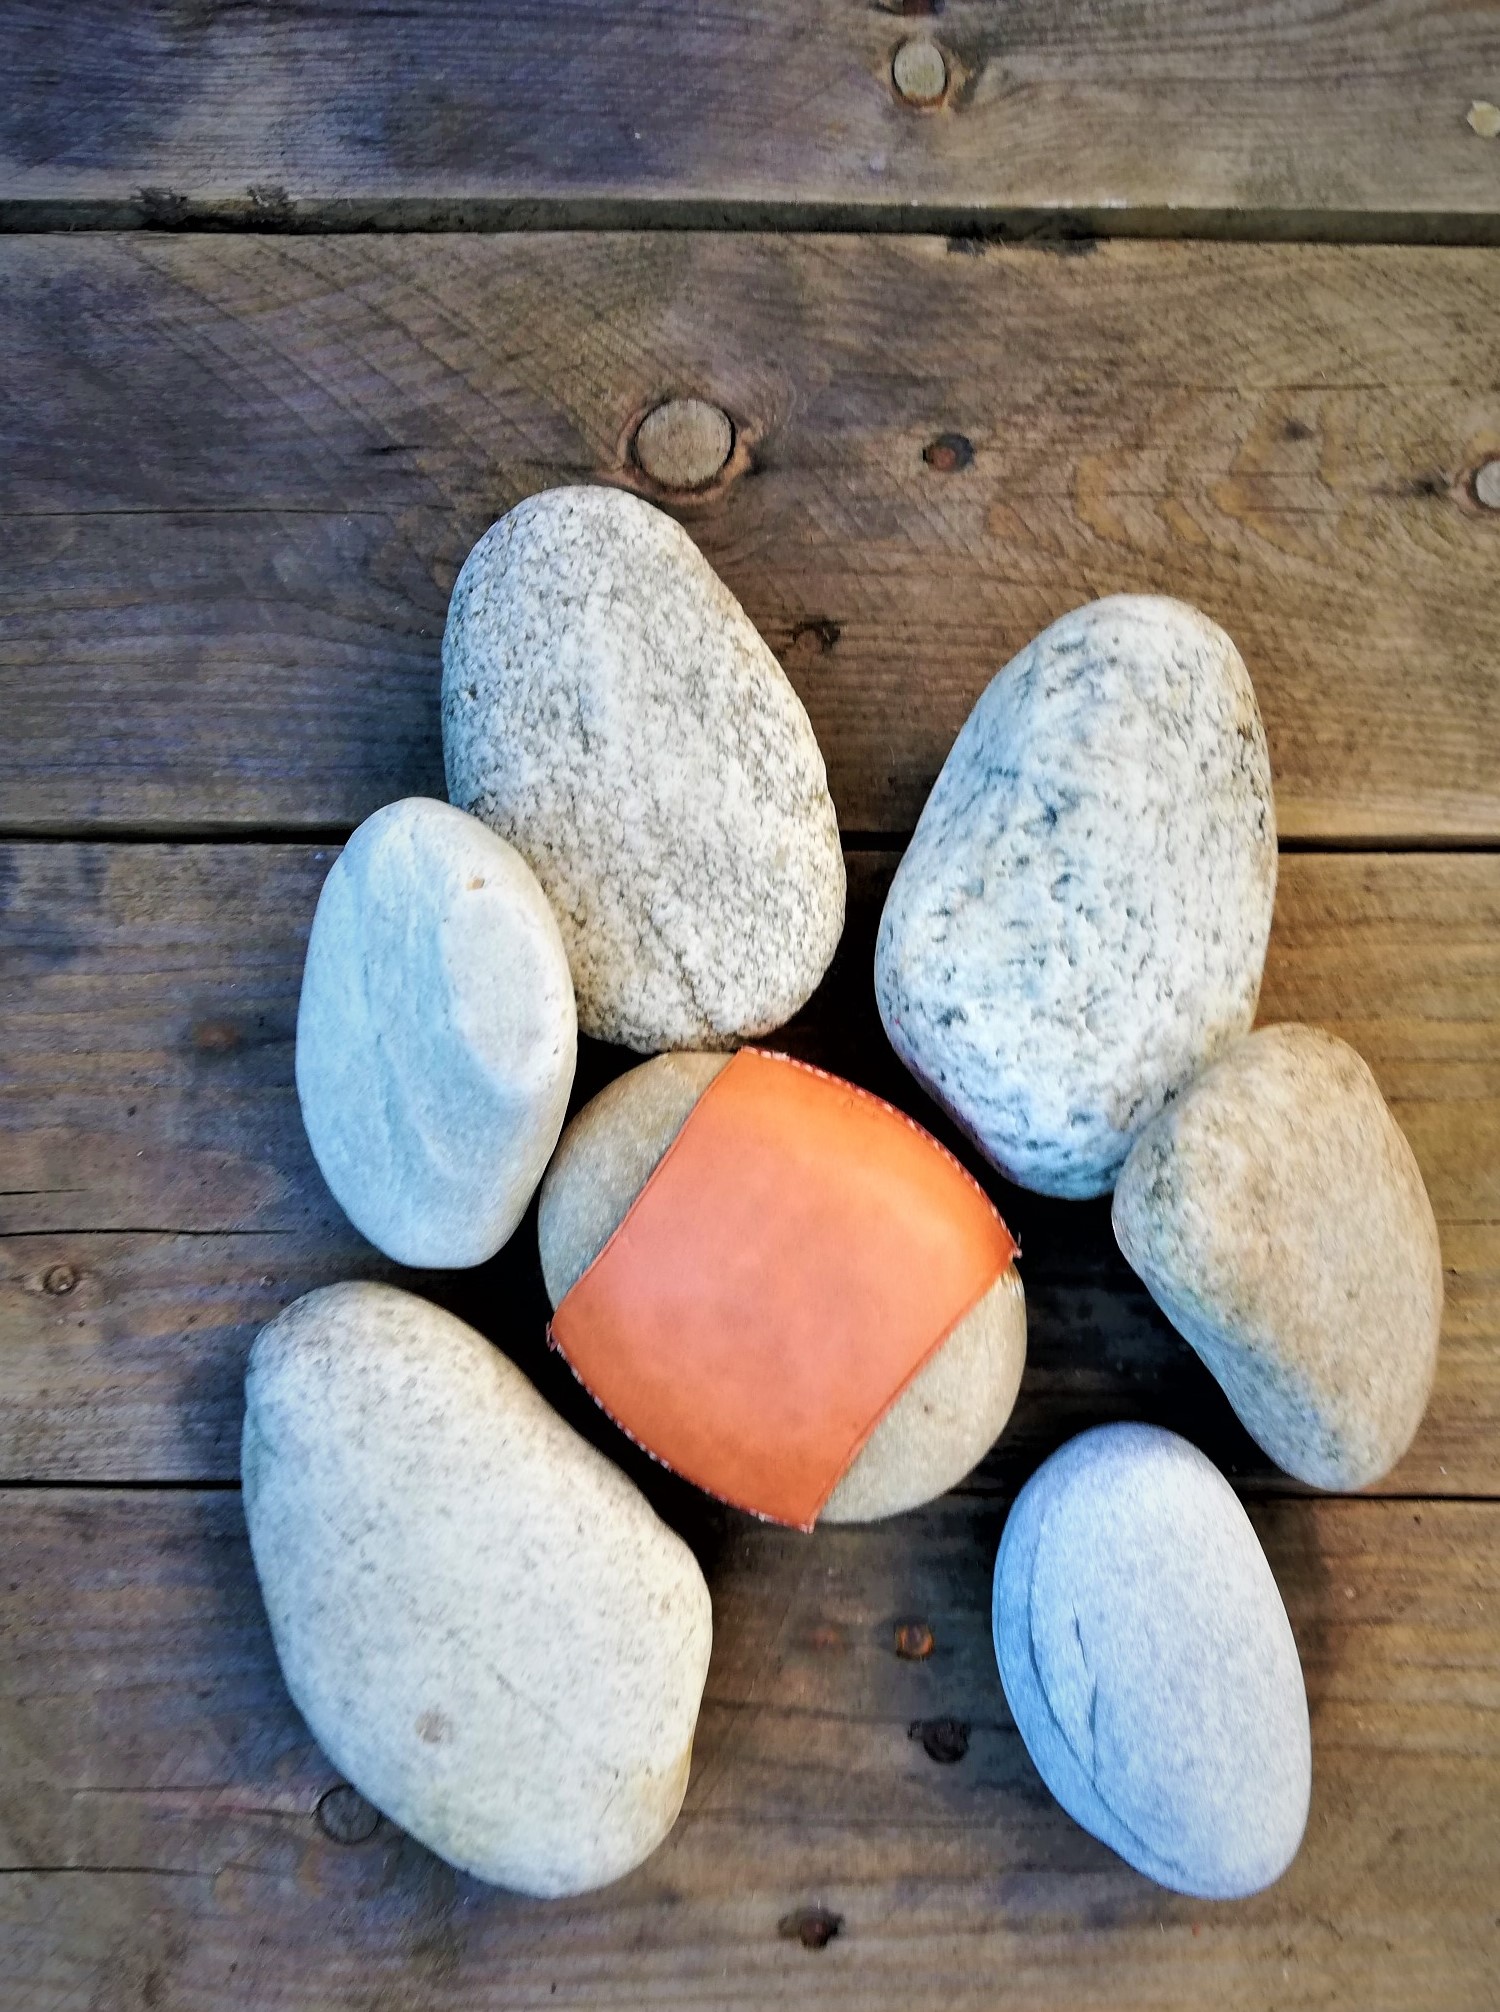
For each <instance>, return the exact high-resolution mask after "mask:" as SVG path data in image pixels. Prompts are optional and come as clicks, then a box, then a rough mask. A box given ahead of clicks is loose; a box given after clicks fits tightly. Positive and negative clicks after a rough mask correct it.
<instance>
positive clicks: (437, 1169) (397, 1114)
mask: <svg viewBox="0 0 1500 2012" xmlns="http://www.w3.org/2000/svg"><path fill="white" fill-rule="evenodd" d="M577 1051H578V1026H577V1020H576V1017H575V1014H574V1008H573V986H572V980H571V979H570V977H569V975H568V960H567V954H566V952H565V951H564V949H563V944H562V938H561V936H560V935H559V933H558V928H557V923H556V920H555V919H554V917H553V914H552V911H551V909H550V908H549V907H548V905H547V897H546V896H545V895H544V894H543V892H542V890H541V888H540V887H539V886H538V884H537V880H536V876H535V874H533V873H532V871H531V869H530V867H529V866H527V864H526V862H525V860H524V859H522V857H521V855H520V854H519V853H518V852H517V851H516V850H515V848H514V847H513V846H510V845H507V844H506V843H505V841H504V839H502V838H498V837H497V836H496V835H495V833H494V832H492V831H490V830H489V829H488V827H487V826H485V825H483V824H481V823H480V822H479V820H478V819H477V818H473V817H466V816H465V815H464V813H463V812H462V811H459V810H454V809H453V808H452V807H451V805H449V804H446V803H437V802H434V801H432V800H431V799H430V798H426V797H408V798H407V799H406V800H405V801H404V802H402V803H393V804H388V805H387V806H386V807H385V809H384V810H378V811H376V813H375V815H374V816H373V817H370V818H367V819H366V820H365V822H364V823H363V824H362V825H361V826H360V827H359V829H358V831H356V832H355V834H354V836H353V837H352V838H351V839H350V840H349V843H348V844H347V845H346V846H345V847H344V850H343V852H342V853H341V854H340V855H339V857H338V859H337V860H336V861H335V862H334V864H333V867H332V869H331V870H330V872H329V875H328V878H327V880H325V881H324V883H323V892H322V894H321V895H320V896H319V899H318V909H317V913H316V915H315V916H314V918H313V926H312V935H311V937H310V939H309V941H308V946H307V963H306V967H305V969H304V971H303V976H302V997H301V1001H300V1003H299V1005H298V1008H297V1095H298V1097H299V1099H300V1101H301V1105H302V1120H303V1123H304V1124H305V1126H306V1127H307V1136H308V1139H309V1140H310V1141H311V1144H312V1149H313V1154H314V1157H315V1158H316V1160H317V1162H318V1166H319V1168H320V1169H321V1171H322V1174H323V1178H324V1179H325V1180H326V1181H327V1183H328V1185H329V1187H330V1188H331V1189H332V1190H333V1193H334V1197H335V1199H336V1200H337V1201H338V1203H339V1206H340V1207H341V1208H342V1209H343V1211H344V1213H345V1214H346V1215H347V1216H348V1218H349V1220H350V1221H351V1222H352V1223H353V1224H354V1226H355V1228H356V1229H357V1230H358V1231H359V1232H360V1233H361V1235H363V1236H366V1237H368V1238H369V1239H370V1241H371V1243H373V1244H374V1245H375V1246H376V1247H377V1248H378V1249H380V1250H382V1251H384V1252H385V1254H386V1256H387V1257H392V1258H395V1259H396V1260H397V1262H398V1263H401V1264H409V1265H420V1266H424V1267H436V1266H458V1265H475V1264H481V1263H483V1261H484V1260H485V1259H486V1258H488V1257H493V1256H494V1254H495V1252H496V1251H497V1250H499V1248H500V1246H501V1245H502V1244H503V1243H504V1242H505V1241H506V1239H507V1238H508V1237H509V1236H510V1234H511V1232H512V1231H513V1230H514V1229H515V1227H516V1224H517V1223H518V1222H519V1221H520V1220H521V1217H522V1216H523V1215H524V1213H525V1211H526V1205H527V1203H528V1202H529V1201H530V1200H531V1197H532V1195H533V1194H534V1193H535V1191H536V1185H537V1182H538V1181H540V1179H541V1177H542V1174H543V1172H544V1171H545V1169H546V1165H547V1161H548V1159H549V1158H550V1157H551V1153H552V1148H553V1147H554V1146H555V1145H556V1144H557V1137H558V1133H559V1132H560V1131H561V1130H562V1122H563V1118H564V1117H565V1115H566V1113H567V1105H568V1093H569V1091H570V1090H571V1088H572V1085H573V1068H574V1063H575V1061H576V1058H577Z"/></svg>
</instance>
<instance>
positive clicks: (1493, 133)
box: [1469, 98, 1500, 140]
mask: <svg viewBox="0 0 1500 2012" xmlns="http://www.w3.org/2000/svg"><path fill="white" fill-rule="evenodd" d="M1469 124H1470V126H1471V127H1472V128H1473V129H1474V131H1475V132H1476V133H1477V134H1478V135H1479V137H1480V139H1481V140H1495V139H1500V105H1491V104H1489V103H1487V102H1486V100H1485V99H1483V98H1476V99H1475V100H1474V102H1473V104H1472V105H1470V107H1469Z"/></svg>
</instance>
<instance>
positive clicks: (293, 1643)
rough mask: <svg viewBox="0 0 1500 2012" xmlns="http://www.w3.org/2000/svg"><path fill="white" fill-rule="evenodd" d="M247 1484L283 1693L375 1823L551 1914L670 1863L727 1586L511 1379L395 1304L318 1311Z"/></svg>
mask: <svg viewBox="0 0 1500 2012" xmlns="http://www.w3.org/2000/svg"><path fill="white" fill-rule="evenodd" d="M242 1468H243V1475H244V1488H245V1515H246V1520H247V1521H248V1523H249V1526H250V1544H251V1549H252V1551H253V1553H254V1557H255V1568H256V1571H257V1573H258V1574H259V1576H260V1583H261V1590H262V1592H263V1594H264V1596H265V1603H266V1611H267V1613H268V1615H269V1616H270V1622H271V1632H272V1635H273V1637H274V1638H275V1643H276V1653H277V1655H278V1656H279V1657H280V1659H281V1667H282V1671H283V1673H284V1675H285V1677H286V1682H287V1688H288V1690H289V1691H290V1692H291V1694H292V1698H293V1700H294V1701H295V1703H296V1705H297V1708H298V1710H299V1711H300V1712H301V1713H302V1716H303V1717H304V1719H306V1721H307V1724H308V1727H309V1728H310V1730H311V1732H312V1734H313V1736H314V1738H315V1739H316V1740H317V1742H318V1744H319V1745H320V1746H321V1747H322V1749H323V1751H324V1753H325V1754H326V1755H327V1756H328V1759H329V1761H330V1762H331V1763H332V1764H333V1766H334V1767H335V1768H337V1769H338V1771H339V1772H340V1774H342V1775H343V1776H344V1777H345V1778H346V1779H347V1780H348V1781H350V1782H352V1783H353V1785H354V1786H355V1788H357V1789H358V1790H359V1792H360V1793H361V1794H362V1795H364V1796H365V1797H367V1798H368V1799H369V1801H370V1802H372V1803H373V1804H374V1805H375V1807H376V1808H377V1809H380V1810H383V1811H384V1812H385V1814H386V1815H387V1816H388V1817H390V1818H391V1819H392V1821H393V1822H395V1823H397V1824H399V1825H401V1826H402V1828H403V1829H405V1830H407V1831H409V1832H410V1833H411V1834H412V1836H413V1837H415V1838H417V1839H419V1840H420V1841H421V1842H422V1843H423V1844H425V1845H427V1846H429V1847H430V1848H431V1849H432V1850H433V1851H435V1852H436V1853H437V1854H438V1855H439V1857H441V1858H445V1859H447V1860H448V1861H449V1863H450V1864H452V1865H456V1866H458V1867H460V1868H462V1870H464V1871H466V1872H472V1873H474V1874H476V1875H477V1876H478V1877H479V1878H480V1879H484V1880H489V1881H492V1882H493V1883H495V1884H496V1885H500V1886H508V1887H513V1888H515V1889H516V1890H517V1891H519V1892H522V1893H529V1894H536V1895H541V1896H550V1895H555V1894H565V1893H581V1892H584V1891H585V1890H587V1889H588V1888H590V1887H595V1886H602V1885H604V1884H605V1883H606V1882H608V1881H610V1880H613V1879H618V1878H619V1877H620V1876H621V1875H622V1874H623V1873H626V1872H628V1871H629V1870H630V1869H631V1867H632V1866H635V1865H638V1864H639V1863H640V1861H641V1860H642V1859H644V1858H645V1857H646V1856H647V1855H648V1854H649V1853H650V1852H652V1851H654V1850H655V1848H656V1847H657V1845H659V1844H660V1843H661V1841H662V1839H663V1838H664V1837H665V1836H666V1835H667V1832H668V1831H669V1830H670V1829H671V1827H672V1824H673V1823H674V1821H675V1820H676V1817H677V1812H678V1810H679V1809H680V1807H681V1805H682V1798H683V1795H684V1793H685V1791H686V1788H687V1779H688V1767H689V1762H690V1758H691V1754H692V1742H693V1729H694V1726H695V1724H696V1722H697V1717H698V1707H699V1702H700V1699H701V1697H702V1694H703V1685H704V1680H705V1677H706V1675H707V1670H708V1657H709V1647H710V1642H711V1633H712V1630H711V1620H710V1613H709V1597H708V1588H707V1587H706V1586H705V1584H704V1582H703V1575H702V1573H701V1572H700V1571H699V1569H698V1566H697V1563H696V1561H695V1560H694V1558H693V1555H692V1553H691V1552H690V1551H689V1550H688V1548H687V1546H686V1545H685V1544H683V1543H682V1541H681V1540H680V1539H679V1538H678V1537H676V1536H675V1535H674V1534H673V1533H672V1531H670V1530H669V1529H668V1528H667V1527H666V1525H665V1524H664V1523H662V1522H661V1521H660V1520H659V1519H658V1518H657V1516H656V1515H655V1513H654V1512H653V1511H652V1509H651V1508H650V1506H649V1505H648V1503H647V1502H646V1500H645V1498H644V1497H643V1496H642V1495H641V1494H640V1493H639V1491H638V1490H637V1489H636V1488H635V1487H634V1486H633V1485H632V1484H631V1483H630V1482H629V1481H627V1480H626V1478H625V1476H624V1475H623V1474H621V1473H620V1472H619V1471H618V1469H616V1468H615V1467H612V1466H611V1465H610V1463H609V1462H608V1461H607V1460H606V1459H604V1457H603V1456H602V1454H599V1453H596V1452H595V1451H594V1449H593V1448H592V1447H591V1446H589V1445H588V1444H586V1442H585V1441H584V1440H582V1439H580V1438H579V1437H578V1435H577V1434H576V1433H575V1432H573V1431H572V1430H571V1429H570V1428H569V1427H568V1426H566V1425H565V1424H564V1423H563V1422H562V1420H561V1419H560V1418H559V1417H558V1416H557V1415H556V1413H555V1412H553V1411H552V1410H551V1408H550V1407H549V1406H548V1405H547V1404H546V1403H544V1402H543V1400H542V1399H541V1398H540V1397H539V1396H538V1395H537V1393H536V1391H535V1390H533V1388H532V1387H531V1385H530V1384H529V1383H528V1382H527V1381H526V1378H525V1377H524V1376H522V1374H521V1373H520V1371H519V1370H518V1369H516V1368H515V1367H514V1365H513V1364H512V1363H510V1362H509V1361H507V1359H506V1358H505V1357H504V1356H503V1355H501V1354H500V1353H499V1352H498V1351H497V1350H496V1349H494V1348H492V1347H491V1346H490V1345H489V1343H488V1342H486V1341H485V1340H483V1339H482V1338H481V1336H479V1335H477V1334H476V1333H475V1332H474V1331H473V1329H472V1328H468V1327H465V1326H464V1325H463V1323H462V1322H461V1321H458V1320H455V1319H454V1318H453V1317H452V1315H451V1314H447V1313H443V1312H441V1311H439V1309H438V1308H436V1307H433V1306H429V1305H428V1304H427V1303H426V1302H425V1301H423V1300H420V1299H416V1298H414V1297H413V1296H412V1295H411V1294H409V1293H404V1292H397V1291H396V1290H395V1289H394V1288H392V1287H389V1286H380V1285H366V1284H361V1285H336V1286H329V1287H327V1288H325V1289H324V1290H322V1291H319V1292H313V1293H309V1294H308V1295H307V1297H306V1298H305V1299H300V1300H298V1301H297V1302H296V1303H295V1304H294V1305H292V1306H290V1307H288V1308H287V1309H286V1311H285V1312H284V1313H282V1314H280V1315H278V1317H277V1318H276V1319H275V1320H273V1321H272V1322H271V1323H270V1325H269V1326H268V1327H266V1328H263V1329H262V1330H261V1333H260V1336H259V1337H258V1339H257V1341H256V1343H255V1346H254V1348H253V1350H252V1351H251V1356H250V1369H249V1375H248V1378H247V1383H246V1413H245V1431H244V1448H243V1456H242Z"/></svg>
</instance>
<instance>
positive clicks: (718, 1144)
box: [551, 1048, 1016, 1529]
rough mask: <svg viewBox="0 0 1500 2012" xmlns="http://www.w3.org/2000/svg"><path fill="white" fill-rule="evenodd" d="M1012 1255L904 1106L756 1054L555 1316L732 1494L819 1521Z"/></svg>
mask: <svg viewBox="0 0 1500 2012" xmlns="http://www.w3.org/2000/svg"><path fill="white" fill-rule="evenodd" d="M1015 1253H1016V1245H1015V1241H1014V1239H1013V1238H1012V1237H1011V1235H1010V1232H1009V1231H1008V1230H1007V1229H1006V1227H1005V1225H1004V1223H1003V1222H1002V1221H1001V1220H1000V1217H999V1215H998V1213H997V1212H996V1210H995V1209H994V1207H993V1206H992V1204H991V1203H990V1201H989V1199H988V1197H987V1196H986V1195H985V1193H984V1191H983V1189H982V1188H981V1187H980V1186H979V1184H978V1182H977V1181H975V1180H973V1179H972V1178H971V1177H970V1176H969V1175H968V1174H967V1173H966V1172H965V1171H964V1169H963V1168H962V1167H961V1166H960V1165H959V1164H958V1162H957V1160H955V1159H954V1158H953V1156H952V1154H951V1153H948V1152H947V1151H945V1149H944V1148H943V1147H942V1146H940V1145H939V1144H938V1142H937V1141H936V1139H934V1138H932V1137H931V1136H930V1135H929V1134H928V1133H926V1132H924V1131H923V1130H922V1129H921V1127H920V1126H919V1125H916V1124H913V1123H912V1121H911V1120H910V1119H909V1118H907V1117H904V1116H903V1115H902V1113H901V1112H899V1111H897V1110H895V1109H893V1108H892V1106H890V1105H889V1104H886V1103H883V1102H882V1101H881V1100H880V1099H879V1098H878V1097H872V1096H871V1095H870V1094H869V1093H868V1092H867V1091H865V1090H860V1089H856V1088H855V1086H854V1085H853V1084H852V1083H845V1082H842V1081H840V1079H839V1078H838V1077H836V1076H829V1075H825V1074H824V1073H823V1072H822V1071H821V1070H818V1069H811V1068H808V1067H807V1066H806V1065H805V1064H803V1063H800V1062H793V1061H791V1060H790V1059H789V1058H788V1057H786V1056H784V1055H772V1054H766V1053H763V1052H761V1051H759V1050H756V1049H749V1048H747V1049H743V1050H741V1052H740V1053H739V1054H738V1055H736V1056H735V1057H734V1059H733V1060H732V1061H731V1062H730V1063H729V1064H728V1066H727V1067H726V1068H725V1069H723V1070H722V1071H721V1072H720V1074H719V1075H718V1076H716V1077H715V1078H714V1080H713V1082H712V1083H710V1084H709V1086H708V1088H707V1089H706V1090H705V1091H704V1093H703V1095H702V1097H701V1098H700V1099H699V1100H698V1103H697V1105H696V1106H695V1108H694V1109H693V1111H692V1113H691V1114H690V1115H689V1117H688V1119H687V1121H686V1123H685V1124H684V1125H683V1127H682V1130H681V1131H680V1132H679V1133H678V1135H677V1137H676V1139H675V1140H674V1141H673V1143H672V1145H671V1146H670V1147H669V1148H668V1150H667V1152H666V1154H665V1156H664V1157H663V1159H662V1160H661V1162H660V1164H659V1165H658V1166H657V1168H656V1170H655V1172H654V1173H653V1174H652V1176H651V1178H650V1180H649V1181H648V1182H647V1183H646V1185H645V1187H644V1188H642V1190H641V1192H640V1194H639V1195H638V1196H637V1197H636V1199H635V1201H634V1203H633V1204H632V1205H631V1207H630V1210H629V1212H628V1213H627V1214H626V1216H625V1218H624V1220H623V1221H622V1222H621V1224H620V1226H619V1228H618V1229H617V1230H616V1231H615V1233H614V1235H613V1236H612V1237H611V1238H610V1240H609V1242H608V1243H607V1244H606V1245H605V1247H604V1249H603V1250H602V1251H601V1252H600V1254H599V1256H598V1257H597V1258H596V1259H595V1260H594V1262H593V1264H592V1265H590V1267H589V1269H588V1270H587V1271H586V1272H585V1273H584V1274H583V1276H582V1278H580V1279H579V1280H578V1282H577V1284H576V1285H575V1286H574V1287H573V1288H572V1290H571V1291H570V1292H569V1293H567V1294H566V1296H565V1297H564V1299H563V1300H562V1302H561V1304H560V1305H559V1306H558V1308H557V1311H556V1313H555V1314H554V1316H553V1320H552V1330H551V1332H552V1339H553V1342H554V1344H555V1345H556V1346H557V1347H558V1348H559V1349H560V1350H561V1351H562V1353H563V1355H564V1356H565V1357H566V1358H567V1360H568V1362H569V1363H570V1364H571V1366H572V1368H573V1370H574V1372H575V1373H576V1375H577V1376H578V1378H579V1380H580V1381H581V1382H582V1383H583V1384H584V1385H585V1387H586V1388H587V1389H588V1390H589V1391H590V1392H592V1394H593V1396H594V1397H595V1398H596V1399H597V1400H598V1402H599V1403H600V1404H601V1405H602V1406H603V1408H604V1409H605V1410H606V1411H607V1412H608V1413H609V1414H610V1416H611V1417H612V1418H613V1419H614V1420H615V1422H616V1423H617V1424H618V1425H620V1426H622V1427H623V1428H624V1430H625V1431H626V1432H628V1433H629V1434H630V1436H631V1437H632V1438H633V1439H635V1440H636V1441H637V1442H638V1443H639V1444H640V1445H641V1446H643V1447H645V1448H646V1450H647V1451H648V1452H649V1453H652V1454H654V1455H655V1456H656V1458H657V1459H658V1460H660V1461H662V1462H663V1463H664V1464H665V1465H666V1466H668V1467H670V1468H672V1469H673V1470H674V1471H675V1472H676V1473H678V1474H681V1475H683V1476H685V1477H686V1478H687V1479H688V1480H689V1481H692V1482H694V1483H695V1484H696V1485H697V1486H698V1487H700V1488H703V1489H706V1490H707V1491H708V1492H709V1493H710V1494H713V1495H717V1496H719V1497H720V1498H721V1499H722V1500H723V1501H725V1502H730V1503H733V1504H734V1505H735V1506H737V1507H738V1508H741V1509H748V1510H750V1511H752V1512H753V1513H754V1514H756V1515H758V1516H764V1517H768V1518H770V1519H772V1520H774V1521H776V1522H779V1523H790V1524H794V1525H796V1526H797V1527H799V1528H802V1529H810V1528H811V1527H812V1525H813V1523H814V1521H815V1520H816V1518H817V1514H818V1511H819V1510H820V1509H821V1508H822V1506H823V1504H824V1503H825V1502H826V1501H827V1499H828V1497H829V1495H830V1493H831V1492H832V1490H833V1488H834V1485H835V1483H836V1482H837V1481H838V1480H839V1477H840V1476H841V1475H842V1474H843V1473H845V1471H846V1470H847V1469H848V1467H849V1466H850V1464H851V1462H852V1461H853V1459H854V1457H855V1455H856V1454H857V1453H858V1452H859V1450H860V1448H861V1447H862V1446H863V1444H864V1442H865V1440H866V1439H867V1438H868V1437H869V1435H870V1433H871V1432H872V1431H873V1430H874V1428H875V1426H876V1425H877V1424H878V1423H879V1422H880V1419H881V1418H882V1417H883V1416H884V1414H885V1412H886V1411H887V1410H888V1409H889V1408H890V1406H891V1405H892V1404H893V1403H894V1402H895V1400H896V1398H897V1397H898V1396H899V1395H900V1394H901V1392H902V1390H903V1389H904V1388H905V1387H906V1385H907V1384H908V1383H909V1382H910V1381H911V1379H912V1377H913V1376H915V1375H916V1373H917V1371H918V1370H919V1369H920V1368H921V1367H922V1365H923V1363H924V1362H926V1361H927V1359H928V1358H929V1357H930V1356H931V1355H932V1354H933V1353H934V1351H935V1350H936V1349H937V1348H938V1347H939V1346H940V1345H941V1344H942V1342H943V1341H944V1340H945V1339H946V1338H947V1336H948V1334H949V1333H950V1331H951V1330H952V1329H953V1327H954V1326H955V1325H956V1324H957V1323H958V1322H959V1321H960V1320H961V1319H962V1318H963V1316H964V1315H965V1314H966V1313H967V1312H968V1311H969V1310H970V1308H971V1307H973V1306H974V1305H975V1304H976V1303H977V1302H978V1301H979V1300H980V1299H981V1298H982V1297H983V1295H984V1294H985V1293H986V1292H988V1291H989V1289H990V1287H991V1286H992V1285H993V1284H994V1282H995V1280H996V1279H997V1278H998V1277H999V1276H1000V1274H1001V1273H1002V1272H1003V1271H1004V1270H1005V1269H1006V1268H1007V1266H1008V1265H1010V1263H1011V1262H1012V1261H1013V1259H1014V1257H1015Z"/></svg>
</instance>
